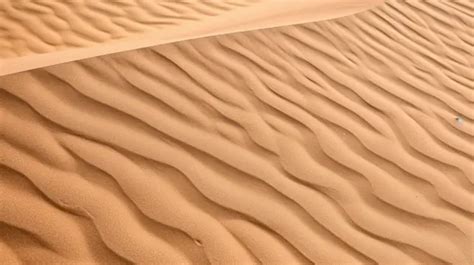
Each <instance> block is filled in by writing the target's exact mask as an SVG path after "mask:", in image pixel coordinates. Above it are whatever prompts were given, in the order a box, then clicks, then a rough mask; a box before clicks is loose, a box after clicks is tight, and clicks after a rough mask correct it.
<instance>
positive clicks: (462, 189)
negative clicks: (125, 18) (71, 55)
mask: <svg viewBox="0 0 474 265" xmlns="http://www.w3.org/2000/svg"><path fill="white" fill-rule="evenodd" d="M262 1H264V0H262ZM229 2H230V1H229ZM250 2H251V1H249V3H250ZM471 4H472V2H469V1H446V2H434V1H409V2H400V1H390V2H387V3H385V4H383V5H381V6H378V7H376V8H373V9H371V10H369V11H366V12H362V13H358V14H355V15H351V16H347V17H341V18H337V19H333V20H325V21H318V22H314V23H306V24H300V25H292V26H285V27H280V28H271V29H262V30H257V31H249V32H243V33H233V34H228V35H221V36H214V37H208V38H201V39H193V40H188V41H182V42H176V43H171V44H165V45H159V46H156V47H151V48H145V49H140V50H133V51H128V52H123V53H118V54H111V55H107V56H103V57H96V58H90V59H85V60H81V61H75V62H69V63H65V64H60V65H55V66H49V67H45V68H41V69H35V70H31V71H27V72H23V73H16V74H12V75H7V76H3V77H0V103H1V104H0V107H1V109H0V115H1V116H0V119H1V120H0V121H1V126H0V129H1V134H0V135H1V139H0V164H1V167H0V183H1V184H2V185H0V198H1V199H2V204H1V208H0V235H1V236H0V256H2V257H5V259H4V260H6V263H7V264H20V263H22V262H23V263H26V264H38V262H39V263H42V264H52V263H59V264H63V263H73V264H92V263H94V264H96V263H97V264H102V263H103V264H122V263H123V264H127V263H139V264H325V265H326V264H327V265H329V264H331V265H332V264H348V265H349V264H350V265H352V264H377V263H378V264H390V265H392V264H394V265H395V264H430V265H431V264H462V265H467V264H473V263H474V258H473V250H474V249H473V246H474V245H473V244H474V241H473V240H474V229H473V225H474V222H473V221H474V220H473V213H474V200H473V199H474V197H473V193H474V187H473V184H474V170H473V152H474V151H473V150H474V148H473V137H474V125H473V119H474V111H473V103H474V93H473V92H474V91H473V76H472V62H473V55H472V51H473V49H472V46H473V35H472V28H471V27H470V25H471V26H472V22H473V21H472V16H471V14H472V6H471ZM236 8H240V7H236ZM242 8H243V7H242Z"/></svg>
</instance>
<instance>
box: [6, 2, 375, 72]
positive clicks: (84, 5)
mask: <svg viewBox="0 0 474 265" xmlns="http://www.w3.org/2000/svg"><path fill="white" fill-rule="evenodd" d="M382 2H383V1H382V0H311V1H307V0H292V1H280V0H156V1H155V0H153V1H149V0H116V1H110V0H81V1H59V0H52V1H37V0H21V1H17V0H0V76H1V75H6V74H12V73H16V72H21V71H26V70H31V69H35V68H39V67H45V66H49V65H54V64H59V63H64V62H69V61H74V60H80V59H85V58H91V57H95V56H99V55H105V54H111V53H116V52H121V51H127V50H133V49H137V48H143V47H150V46H155V45H158V44H164V43H170V42H175V41H181V40H187V39H194V38H198V37H205V36H212V35H219V34H223V33H232V32H240V31H248V30H256V29H262V28H270V27H277V26H283V25H291V24H300V23H306V22H312V21H318V20H324V19H329V18H337V17H341V16H347V15H350V14H354V13H357V12H361V11H363V10H367V9H370V8H371V7H374V6H376V5H378V4H381V3H382Z"/></svg>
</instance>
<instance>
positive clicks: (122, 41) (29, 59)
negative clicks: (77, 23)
mask: <svg viewBox="0 0 474 265" xmlns="http://www.w3.org/2000/svg"><path fill="white" fill-rule="evenodd" d="M4 1H8V0H4ZM236 2H238V1H236ZM245 2H246V3H247V2H250V3H249V4H248V5H246V6H242V7H238V8H234V9H231V10H218V12H220V13H219V14H218V15H215V16H203V15H202V14H201V16H200V18H199V19H198V20H196V21H191V22H186V23H182V24H177V25H170V26H164V27H162V28H159V29H153V28H152V29H150V30H147V31H144V32H142V33H139V34H138V33H137V34H130V35H129V36H126V37H122V38H119V39H110V40H105V41H104V42H99V43H94V44H93V45H91V46H86V47H81V48H75V47H70V48H66V49H63V50H57V51H50V52H46V53H38V54H35V53H32V54H27V55H25V56H20V57H12V58H3V59H0V75H7V74H12V73H16V72H21V71H26V70H31V69H35V68H41V67H45V66H49V65H55V64H60V63H65V62H70V61H75V60H80V59H85V58H91V57H96V56H101V55H106V54H111V53H117V52H122V51H128V50H133V49H139V48H144V47H151V46H155V45H159V44H166V43H172V42H177V41H183V40H190V39H195V38H201V37H209V36H216V35H221V34H229V33H236V32H243V31H251V30H258V29H264V28H272V27H280V26H286V25H292V24H302V23H308V22H314V21H320V20H327V19H334V18H338V17H343V16H348V15H351V14H355V13H358V12H362V11H365V10H368V9H371V8H373V7H375V6H377V5H380V4H382V3H383V0H363V1H361V0H317V1H307V0H297V1H279V0H253V1H252V0H247V1H245ZM28 23H32V22H31V21H30V20H28ZM27 37H28V36H27ZM0 40H1V41H3V42H9V39H4V40H2V39H1V38H0ZM11 46H14V45H13V44H11Z"/></svg>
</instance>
